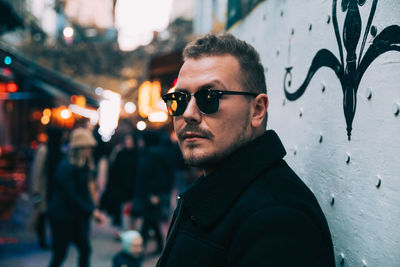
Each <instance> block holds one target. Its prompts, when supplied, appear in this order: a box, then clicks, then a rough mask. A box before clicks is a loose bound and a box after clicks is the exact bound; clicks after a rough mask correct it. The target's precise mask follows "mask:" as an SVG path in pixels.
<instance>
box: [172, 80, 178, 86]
mask: <svg viewBox="0 0 400 267" xmlns="http://www.w3.org/2000/svg"><path fill="white" fill-rule="evenodd" d="M177 82H178V78H175V80H174V83H173V84H172V87H174V86H175V85H176V83H177Z"/></svg>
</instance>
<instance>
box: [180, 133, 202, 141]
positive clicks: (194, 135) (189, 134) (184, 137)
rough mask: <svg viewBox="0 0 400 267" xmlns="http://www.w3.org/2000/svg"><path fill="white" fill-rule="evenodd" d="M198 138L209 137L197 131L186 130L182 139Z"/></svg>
mask: <svg viewBox="0 0 400 267" xmlns="http://www.w3.org/2000/svg"><path fill="white" fill-rule="evenodd" d="M198 138H207V137H206V136H204V135H201V134H199V133H195V132H185V133H184V134H183V135H182V140H191V139H198Z"/></svg>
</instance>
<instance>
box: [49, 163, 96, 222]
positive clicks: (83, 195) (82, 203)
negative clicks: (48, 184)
mask: <svg viewBox="0 0 400 267" xmlns="http://www.w3.org/2000/svg"><path fill="white" fill-rule="evenodd" d="M51 193H52V197H51V199H50V201H49V204H48V214H49V216H50V218H51V219H53V220H56V221H76V220H81V219H83V220H89V217H90V216H91V214H92V213H93V210H94V208H95V206H94V204H93V200H92V197H91V195H90V191H89V170H88V168H85V167H82V168H79V167H77V166H74V165H71V164H70V163H69V162H68V160H67V159H66V158H65V159H63V160H62V161H61V162H60V164H59V166H58V167H57V170H56V173H55V180H54V182H53V186H52V192H51Z"/></svg>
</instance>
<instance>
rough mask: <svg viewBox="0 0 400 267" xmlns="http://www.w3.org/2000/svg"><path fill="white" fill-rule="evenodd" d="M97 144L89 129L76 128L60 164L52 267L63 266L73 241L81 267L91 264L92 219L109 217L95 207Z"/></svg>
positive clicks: (51, 208)
mask: <svg viewBox="0 0 400 267" xmlns="http://www.w3.org/2000/svg"><path fill="white" fill-rule="evenodd" d="M95 145H96V140H95V139H94V137H93V135H92V133H91V131H90V130H88V129H84V128H77V129H75V130H73V131H72V133H71V136H70V142H69V151H68V155H67V157H66V158H64V159H63V160H62V161H61V162H60V164H59V165H58V167H57V170H56V173H55V180H54V183H53V187H52V197H51V199H50V202H49V205H48V214H49V218H50V226H51V231H52V237H53V242H52V258H51V261H50V265H49V266H50V267H58V266H61V265H62V263H63V261H64V259H65V257H66V254H67V250H68V246H69V244H70V243H73V244H75V245H76V246H77V248H78V251H79V261H78V263H79V264H78V265H79V267H87V266H89V265H90V261H89V258H90V253H91V247H90V240H89V233H90V218H91V217H93V218H94V219H95V220H96V221H97V222H99V223H103V222H104V221H105V217H104V215H103V214H102V213H100V212H99V210H97V209H96V208H95V204H94V200H93V197H94V194H95V192H94V188H95V186H94V181H93V179H92V177H91V175H92V174H91V172H92V171H93V168H94V167H93V162H92V157H91V153H92V149H93V147H94V146H95Z"/></svg>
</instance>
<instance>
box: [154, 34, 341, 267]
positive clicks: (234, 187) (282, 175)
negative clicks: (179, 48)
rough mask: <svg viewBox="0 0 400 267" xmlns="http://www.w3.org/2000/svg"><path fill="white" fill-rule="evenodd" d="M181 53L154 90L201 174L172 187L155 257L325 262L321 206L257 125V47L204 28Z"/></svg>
mask: <svg viewBox="0 0 400 267" xmlns="http://www.w3.org/2000/svg"><path fill="white" fill-rule="evenodd" d="M183 58H184V63H183V66H182V68H181V69H180V72H179V76H178V82H177V84H176V87H175V91H174V92H172V93H168V94H166V95H164V96H163V100H164V101H165V102H166V104H167V109H168V112H169V114H170V115H172V116H174V121H173V123H174V128H175V131H176V133H177V136H178V142H179V146H180V148H181V151H182V155H183V158H184V160H185V162H186V163H187V164H189V165H192V166H197V167H199V168H201V169H203V174H202V175H201V176H200V177H199V178H197V180H196V181H195V182H194V183H192V184H191V185H190V186H189V188H188V189H187V190H186V191H185V192H183V193H182V194H181V195H180V198H179V200H178V204H177V208H176V210H175V213H174V216H173V219H172V222H171V226H170V230H169V233H168V237H167V242H166V246H165V248H164V250H163V252H162V254H161V257H160V259H159V261H158V264H157V266H159V267H161V266H162V267H191V266H207V267H212V266H215V267H217V266H218V267H219V266H229V267H236V266H237V267H239V266H246V267H248V266H251V267H253V266H254V267H256V266H257V267H258V266H274V267H280V266H285V267H286V266H287V267H292V266H307V267H322V266H324V267H333V266H335V258H334V250H333V244H332V238H331V234H330V231H329V227H328V223H327V221H326V218H325V216H324V214H323V212H322V210H321V207H320V206H319V204H318V201H317V199H316V198H315V196H314V194H313V193H312V192H311V190H310V189H309V188H308V187H307V186H306V185H305V184H304V183H303V181H302V180H301V179H300V178H299V177H298V176H297V175H296V174H295V172H294V171H293V170H292V169H291V168H290V167H289V166H288V164H287V163H286V162H285V160H284V159H283V157H284V156H285V154H286V151H285V149H284V147H283V144H282V142H281V141H280V138H279V137H278V135H277V133H276V132H275V131H273V130H267V117H268V116H267V108H268V96H267V88H266V83H265V74H264V67H263V65H262V63H261V60H260V57H259V54H258V53H257V51H256V50H255V49H254V47H252V46H251V45H249V44H248V43H246V42H244V41H242V40H239V39H237V38H236V37H234V36H233V35H232V34H229V33H223V34H221V35H214V34H208V35H205V36H201V37H199V38H198V39H197V40H195V41H193V42H192V43H190V44H189V45H187V46H186V48H185V49H184V51H183ZM293 130H296V129H293Z"/></svg>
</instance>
